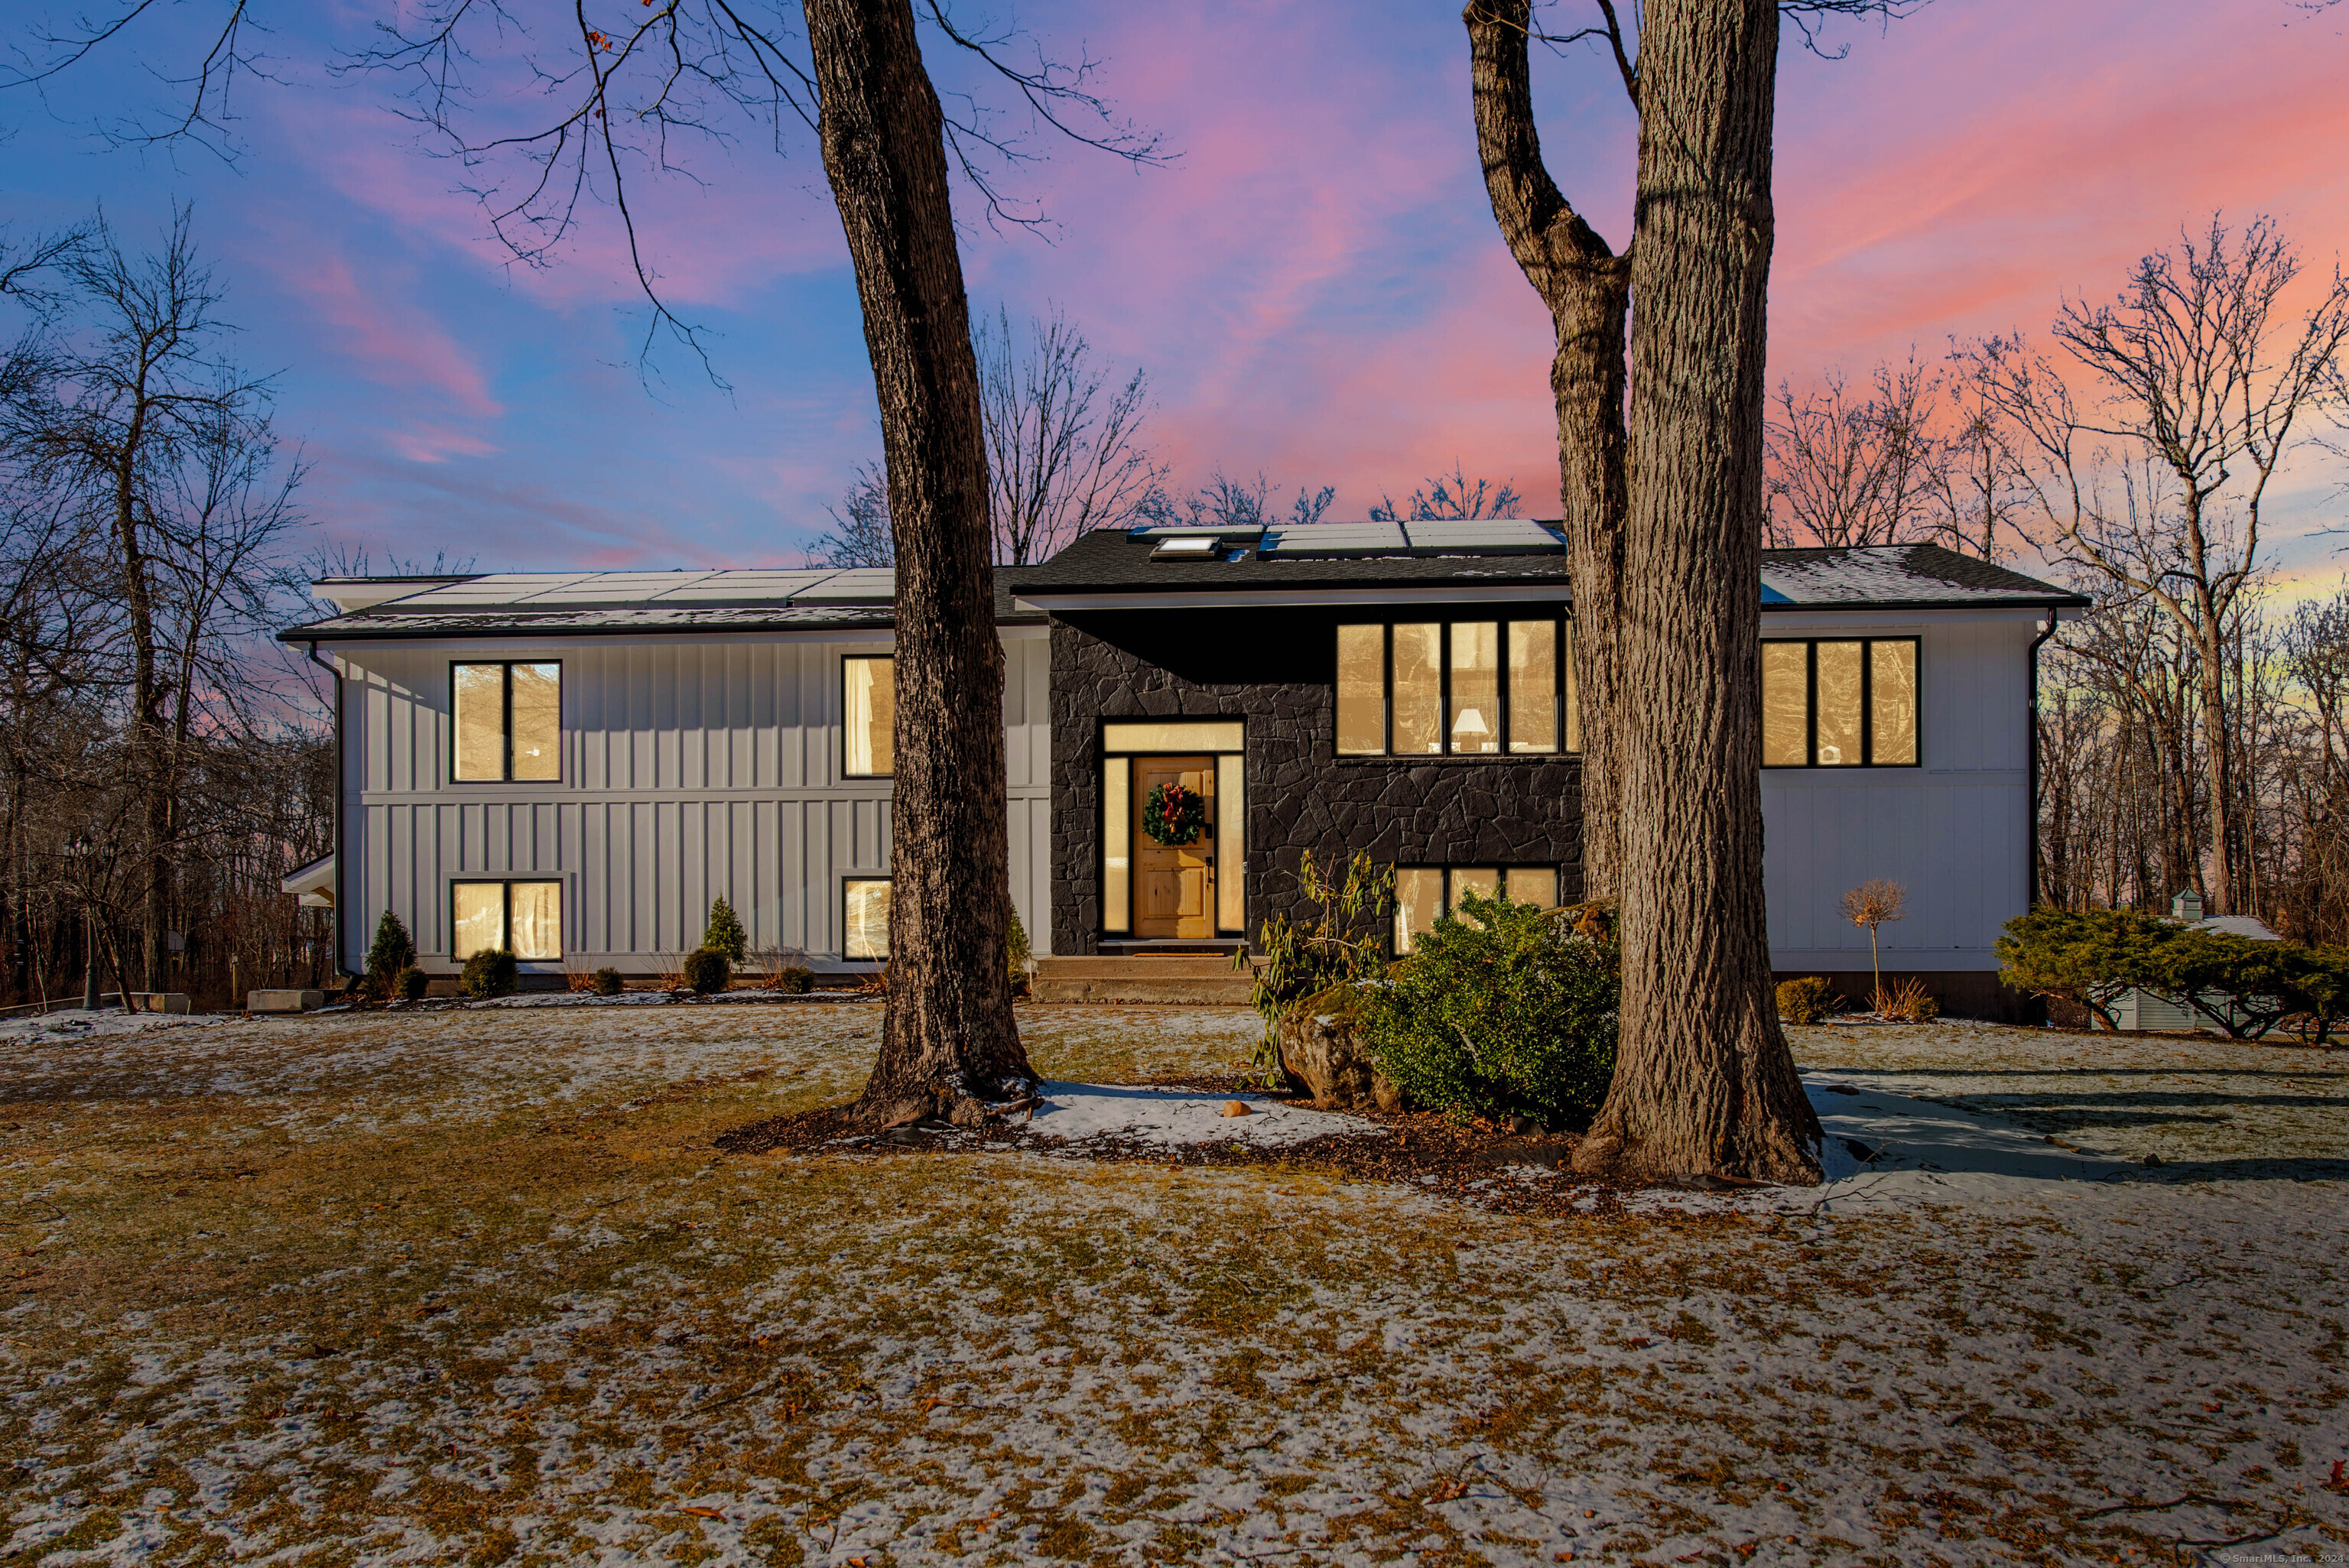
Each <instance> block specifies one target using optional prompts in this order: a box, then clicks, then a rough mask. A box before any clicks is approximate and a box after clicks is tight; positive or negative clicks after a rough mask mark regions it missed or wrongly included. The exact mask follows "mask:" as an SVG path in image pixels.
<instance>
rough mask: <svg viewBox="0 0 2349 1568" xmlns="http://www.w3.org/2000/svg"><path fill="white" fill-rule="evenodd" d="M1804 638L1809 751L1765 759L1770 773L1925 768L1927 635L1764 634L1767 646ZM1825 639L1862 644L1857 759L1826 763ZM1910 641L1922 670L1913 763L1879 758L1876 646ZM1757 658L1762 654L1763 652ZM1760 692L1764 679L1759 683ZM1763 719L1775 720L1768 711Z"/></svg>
mask: <svg viewBox="0 0 2349 1568" xmlns="http://www.w3.org/2000/svg"><path fill="white" fill-rule="evenodd" d="M1786 643H1799V644H1801V645H1803V648H1804V654H1803V729H1804V740H1803V756H1804V758H1806V760H1804V761H1801V762H1764V764H1762V770H1763V771H1764V772H1765V773H1789V772H1793V771H1795V769H1820V770H1823V771H1826V772H1829V773H1849V772H1857V771H1858V770H1860V769H1869V768H1922V767H1923V766H1925V639H1924V638H1923V637H1921V636H1919V635H1918V634H1915V633H1913V632H1912V633H1909V634H1907V635H1905V636H1897V637H1870V636H1858V637H1764V638H1763V639H1762V644H1763V645H1764V647H1767V646H1769V645H1772V644H1781V645H1783V644H1786ZM1821 643H1857V644H1858V645H1859V750H1860V759H1859V760H1858V761H1857V762H1826V763H1823V762H1821V761H1820V760H1819V645H1820V644H1821ZM1878 643H1906V644H1908V645H1909V647H1910V648H1911V649H1912V650H1913V652H1912V653H1911V655H1910V658H1909V667H1910V669H1912V670H1913V671H1914V672H1915V675H1916V693H1915V696H1916V703H1917V713H1916V732H1917V755H1916V756H1915V757H1914V758H1912V759H1910V760H1909V761H1907V762H1878V760H1877V759H1876V645H1877V644H1878ZM1754 658H1755V660H1756V661H1757V663H1758V661H1759V660H1760V658H1761V655H1760V654H1759V653H1758V652H1757V653H1756V654H1755V655H1754ZM1755 686H1756V688H1757V691H1758V689H1759V686H1760V683H1759V682H1758V681H1757V682H1756V683H1755ZM1763 722H1764V724H1765V725H1766V724H1767V723H1768V722H1769V716H1768V714H1767V713H1766V712H1765V713H1764V716H1763Z"/></svg>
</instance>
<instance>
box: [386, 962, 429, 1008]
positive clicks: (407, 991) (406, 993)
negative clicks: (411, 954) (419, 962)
mask: <svg viewBox="0 0 2349 1568" xmlns="http://www.w3.org/2000/svg"><path fill="white" fill-rule="evenodd" d="M429 984H431V976H429V975H426V974H425V973H424V971H423V970H421V969H419V968H418V967H417V966H416V965H413V964H411V965H408V967H407V968H405V969H402V970H401V971H400V972H399V973H398V975H394V976H393V977H392V982H391V994H392V995H395V996H397V997H398V998H399V999H400V1000H401V1001H403V1002H420V1001H422V1000H423V999H424V988H425V986H427V985H429Z"/></svg>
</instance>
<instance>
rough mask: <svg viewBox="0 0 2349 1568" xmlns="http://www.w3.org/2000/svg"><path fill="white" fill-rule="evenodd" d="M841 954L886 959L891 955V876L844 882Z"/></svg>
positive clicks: (846, 956) (857, 957) (855, 878)
mask: <svg viewBox="0 0 2349 1568" xmlns="http://www.w3.org/2000/svg"><path fill="white" fill-rule="evenodd" d="M840 905H841V922H840V931H841V936H840V955H841V956H842V957H843V958H854V959H873V960H876V961H878V960H882V959H886V958H887V957H888V956H889V879H888V878H887V877H849V878H846V879H845V880H843V882H841V884H840Z"/></svg>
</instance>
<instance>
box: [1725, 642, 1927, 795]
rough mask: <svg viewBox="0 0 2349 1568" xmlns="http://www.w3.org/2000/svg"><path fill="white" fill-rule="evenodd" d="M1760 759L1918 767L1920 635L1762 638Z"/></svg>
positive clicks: (1777, 763)
mask: <svg viewBox="0 0 2349 1568" xmlns="http://www.w3.org/2000/svg"><path fill="white" fill-rule="evenodd" d="M1762 766H1763V767H1764V768H1914V767H1915V766H1917V639H1916V638H1914V637H1856V638H1851V639H1847V640H1833V641H1830V640H1827V639H1825V638H1820V639H1814V640H1811V641H1806V642H1793V641H1787V642H1765V643H1764V644H1763V645H1762Z"/></svg>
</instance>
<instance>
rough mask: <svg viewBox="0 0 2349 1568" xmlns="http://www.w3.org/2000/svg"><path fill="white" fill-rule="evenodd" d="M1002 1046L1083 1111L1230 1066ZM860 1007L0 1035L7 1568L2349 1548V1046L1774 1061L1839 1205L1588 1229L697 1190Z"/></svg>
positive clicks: (1175, 1186)
mask: <svg viewBox="0 0 2349 1568" xmlns="http://www.w3.org/2000/svg"><path fill="white" fill-rule="evenodd" d="M1022 1019H1023V1027H1024V1028H1025V1030H1026V1032H1027V1035H1028V1038H1029V1040H1030V1049H1031V1051H1032V1052H1033V1053H1034V1055H1035V1057H1036V1060H1037V1065H1038V1067H1039V1068H1040V1069H1041V1070H1042V1071H1044V1072H1046V1073H1047V1074H1049V1075H1050V1076H1051V1077H1052V1078H1056V1079H1060V1080H1065V1081H1075V1082H1086V1083H1093V1084H1116V1083H1126V1084H1133V1083H1139V1082H1143V1081H1147V1080H1151V1079H1161V1078H1166V1077H1169V1076H1171V1075H1176V1074H1181V1073H1185V1072H1207V1071H1212V1070H1214V1069H1216V1068H1227V1067H1228V1066H1229V1065H1230V1064H1231V1063H1232V1062H1233V1061H1234V1060H1235V1059H1236V1058H1237V1057H1239V1056H1241V1055H1243V1054H1244V1053H1245V1050H1246V1047H1247V1041H1248V1040H1249V1038H1250V1037H1252V1035H1253V1033H1254V1031H1255V1029H1256V1027H1257V1021H1256V1019H1255V1017H1254V1016H1253V1015H1252V1014H1248V1013H1246V1012H1243V1011H1238V1010H1213V1009H1154V1008H1133V1009H1119V1008H1066V1009H1049V1008H1040V1009H1033V1010H1027V1011H1023V1014H1022ZM879 1022H880V1014H879V1010H878V1008H877V1007H874V1006H867V1005H855V1004H828V1005H821V1006H807V1005H802V1006H666V1005H663V1006H628V1007H603V1008H588V1007H503V1008H479V1009H467V1010H455V1011H440V1012H431V1013H419V1014H414V1015H409V1016H398V1015H392V1016H385V1015H381V1014H377V1015H367V1016H326V1017H318V1016H313V1017H309V1018H298V1019H280V1020H254V1021H252V1022H233V1023H205V1022H202V1021H196V1022H181V1021H174V1022H173V1023H172V1024H171V1026H160V1027H152V1028H145V1029H140V1030H136V1031H117V1032H100V1033H89V1034H87V1035H85V1034H80V1033H77V1032H76V1031H74V1030H71V1029H60V1028H58V1027H57V1026H55V1020H51V1021H49V1024H50V1026H48V1027H44V1028H38V1029H35V1028H29V1027H20V1026H8V1027H6V1028H5V1029H0V1171H5V1184H0V1223H5V1227H6V1228H5V1231H0V1245H5V1250H6V1252H7V1253H8V1257H7V1259H6V1266H5V1268H0V1287H5V1294H0V1463H13V1464H14V1465H15V1467H16V1468H15V1470H13V1471H0V1488H5V1513H0V1561H6V1562H11V1563H36V1562H38V1563H59V1564H62V1563H83V1562H125V1563H129V1562H143V1563H181V1562H210V1561H230V1560H235V1561H279V1560H284V1561H295V1560H308V1559H310V1558H312V1557H316V1558H318V1559H319V1560H322V1561H330V1562H346V1561H367V1562H393V1561H412V1562H419V1563H421V1562H429V1563H443V1562H457V1561H466V1560H471V1561H479V1562H485V1563H486V1562H503V1561H533V1562H548V1563H555V1562H560V1563H571V1562H579V1563H621V1562H635V1561H679V1562H712V1563H738V1562H739V1563H823V1564H847V1563H856V1562H859V1561H860V1560H861V1561H862V1563H864V1564H865V1565H866V1568H881V1565H882V1564H885V1563H886V1564H896V1563H974V1564H977V1563H1025V1562H1031V1561H1038V1560H1066V1561H1072V1562H1080V1563H1095V1562H1098V1563H1154V1562H1173V1561H1185V1562H1239V1561H1257V1560H1264V1561H1274V1562H1281V1563H1328V1562H1342V1563H1374V1562H1388V1561H1411V1562H1415V1563H1427V1564H1439V1563H1479V1562H1486V1563H1554V1562H1557V1561H1559V1560H1561V1558H1562V1556H1563V1555H1564V1554H1568V1553H1571V1557H1570V1558H1567V1559H1566V1560H1568V1561H1575V1562H1588V1561H1598V1562H1608V1563H1616V1562H1628V1561H1643V1562H1651V1563H1674V1562H1700V1563H1747V1562H1752V1563H1814V1562H1816V1563H1850V1562H1867V1563H1935V1562H1941V1563H1984V1562H2018V1563H2041V1562H2045V1563H2059V1562H2060V1563H2069V1562H2075V1561H2081V1560H2101V1561H2107V1562H2110V1561H2130V1560H2134V1561H2139V1562H2148V1561H2150V1562H2165V1563H2167V1562H2189V1561H2196V1560H2198V1559H2201V1558H2203V1557H2204V1555H2205V1554H2206V1553H2216V1555H2215V1556H2210V1557H2209V1558H2208V1560H2212V1561H2221V1560H2227V1559H2230V1558H2232V1559H2234V1560H2240V1561H2250V1560H2252V1559H2253V1558H2255V1557H2260V1556H2266V1557H2267V1558H2268V1559H2269V1560H2271V1561H2273V1560H2276V1557H2277V1554H2278V1553H2283V1552H2285V1551H2287V1550H2289V1551H2292V1552H2293V1553H2297V1556H2298V1558H2299V1559H2300V1560H2306V1559H2307V1558H2308V1557H2309V1556H2311V1555H2312V1554H2315V1555H2323V1554H2333V1555H2338V1554H2341V1553H2344V1552H2349V1495H2344V1490H2343V1487H2342V1485H2341V1483H2338V1482H2335V1481H2334V1480H2333V1476H2334V1475H2335V1473H2336V1472H2335V1470H2334V1466H2335V1465H2336V1463H2339V1462H2340V1461H2343V1460H2349V1278H2344V1272H2349V1271H2344V1261H2343V1260H2344V1243H2345V1242H2349V1202H2345V1201H2344V1200H2349V1191H2344V1177H2349V1114H2344V1113H2349V1056H2340V1055H2331V1056H2320V1055H2315V1054H2312V1053H2303V1052H2298V1051H2287V1050H2278V1049H2273V1048H2257V1047H2248V1048H2247V1047H2228V1046H2223V1045H2217V1044H2200V1043H2194V1042H2186V1041H2173V1040H2107V1039H2106V1038H2103V1037H2081V1036H2066V1035H2055V1034H2050V1033H2046V1032H2033V1031H2027V1030H2007V1029H1994V1028H1988V1027H1984V1026H1971V1025H1948V1026H1935V1027H1932V1028H1924V1029H1893V1028H1873V1029H1868V1028H1847V1029H1837V1028H1834V1027H1826V1028H1820V1029H1810V1030H1802V1031H1798V1032H1797V1042H1796V1049H1797V1053H1798V1055H1799V1056H1800V1057H1801V1058H1802V1060H1803V1063H1804V1066H1805V1068H1806V1069H1807V1075H1808V1078H1809V1080H1810V1082H1811V1084H1812V1088H1813V1092H1814V1098H1815V1100H1816V1102H1817V1103H1818V1104H1819V1105H1820V1106H1821V1109H1822V1111H1823V1113H1825V1114H1826V1115H1827V1116H1828V1117H1829V1118H1830V1122H1831V1126H1830V1130H1831V1133H1832V1134H1833V1136H1834V1140H1835V1141H1834V1143H1833V1146H1832V1149H1831V1152H1833V1151H1834V1150H1840V1151H1841V1152H1840V1153H1838V1154H1837V1161H1838V1163H1837V1171H1838V1173H1839V1174H1840V1176H1841V1179H1840V1180H1839V1181H1837V1183H1836V1184H1835V1185H1834V1186H1833V1187H1831V1188H1830V1189H1828V1190H1826V1191H1825V1192H1823V1193H1778V1194H1764V1195H1760V1196H1758V1197H1756V1198H1753V1199H1739V1200H1737V1201H1735V1202H1723V1201H1712V1202H1709V1203H1688V1204H1680V1205H1665V1204H1660V1205H1656V1206H1654V1207H1652V1208H1646V1207H1642V1208H1641V1209H1640V1210H1639V1211H1638V1212H1632V1213H1630V1214H1625V1213H1623V1212H1619V1211H1617V1210H1614V1209H1612V1208H1602V1209H1601V1210H1600V1211H1599V1212H1596V1213H1593V1214H1591V1215H1588V1216H1584V1217H1579V1218H1566V1219H1558V1218H1539V1219H1537V1218H1531V1217H1527V1216H1522V1215H1505V1214H1496V1213H1492V1212H1486V1211H1485V1210H1482V1209H1478V1208H1474V1207H1470V1206H1467V1205H1464V1204H1461V1203H1459V1202H1453V1201H1450V1200H1445V1199H1441V1198H1437V1197H1434V1196H1432V1195H1429V1194H1426V1193H1423V1192H1417V1191H1410V1190H1408V1189H1405V1188H1400V1187H1396V1186H1392V1185H1382V1184H1372V1183H1367V1182H1347V1181H1339V1180H1337V1179H1335V1178H1333V1177H1331V1176H1330V1175H1329V1174H1327V1173H1321V1172H1316V1171H1312V1170H1309V1169H1283V1168H1278V1167H1246V1168H1235V1169H1217V1170H1199V1169H1183V1170H1175V1169H1171V1168H1169V1167H1167V1166H1164V1165H1155V1164H1152V1163H1148V1162H1128V1163H1118V1164H1097V1163H1092V1162H1090V1161H1077V1160H1069V1159H1065V1158H1057V1159H1056V1158H1051V1157H1049V1156H1048V1155H1045V1154H1042V1153H1031V1152H1001V1153H957V1154H938V1153H930V1152H925V1151H892V1152H889V1153H885V1154H843V1155H824V1156H815V1157H794V1156H788V1155H783V1154H768V1155H720V1154H719V1153H718V1152H717V1151H716V1150H715V1149H714V1148H713V1147H712V1141H711V1140H713V1139H714V1138H715V1137H716V1136H717V1135H718V1134H719V1132H721V1131H724V1130H728V1129H730V1128H734V1127H739V1126H740V1125H743V1124H744V1123H747V1122H751V1121H756V1120H759V1119H764V1118H770V1117H774V1116H778V1115H782V1114H788V1113H790V1112H793V1111H798V1110H803V1109H812V1108H815V1107H817V1106H820V1105H823V1104H826V1103H829V1102H833V1101H836V1100H838V1099H842V1098H843V1097H845V1096H847V1095H848V1094H850V1093H851V1092H853V1091H854V1088H855V1087H856V1085H857V1084H858V1082H859V1081H860V1079H861V1077H862V1074H863V1071H864V1068H865V1066H866V1064H867V1061H868V1059H869V1057H870V1053H871V1051H872V1049H873V1047H874V1040H875V1037H876V1035H877V1030H878V1026H879ZM1843 1089H1852V1090H1857V1091H1858V1092H1857V1093H1842V1092H1839V1091H1840V1090H1843ZM1190 1098H1193V1099H1196V1098H1197V1097H1190ZM1180 1099H1185V1097H1154V1099H1151V1100H1149V1101H1143V1102H1134V1101H1133V1097H1129V1096H1122V1095H1115V1094H1112V1095H1096V1096H1093V1097H1091V1098H1090V1099H1085V1098H1083V1097H1076V1096H1067V1097H1064V1109H1062V1110H1061V1111H1059V1112H1055V1113H1053V1114H1059V1115H1064V1116H1069V1117H1071V1118H1073V1119H1077V1120H1079V1121H1083V1120H1086V1119H1105V1120H1116V1121H1117V1125H1118V1126H1119V1127H1121V1128H1123V1127H1125V1126H1127V1125H1129V1124H1138V1123H1139V1122H1140V1121H1141V1120H1143V1119H1145V1118H1142V1117H1140V1116H1138V1115H1137V1113H1136V1112H1135V1110H1134V1109H1133V1104H1134V1103H1140V1104H1142V1105H1143V1107H1144V1109H1152V1110H1153V1113H1154V1114H1155V1112H1156V1110H1158V1109H1164V1106H1165V1105H1166V1104H1167V1102H1169V1101H1170V1100H1180ZM1069 1101H1075V1103H1067V1102H1069ZM1209 1103H1213V1102H1212V1101H1210V1102H1209ZM1189 1114H1190V1113H1189V1112H1181V1113H1170V1114H1168V1115H1166V1116H1164V1117H1162V1118H1159V1121H1160V1122H1161V1123H1163V1124H1164V1126H1165V1127H1167V1128H1168V1129H1169V1136H1170V1138H1171V1137H1172V1135H1173V1130H1174V1128H1175V1127H1176V1124H1177V1122H1178V1121H1179V1119H1180V1117H1182V1116H1187V1115H1189ZM1283 1114H1284V1115H1288V1114H1293V1113H1286V1112H1285V1113H1283ZM1040 1120H1049V1117H1047V1118H1044V1119H1040ZM1249 1120H1251V1121H1253V1120H1255V1119H1254V1118H1250V1119H1249ZM1270 1121H1271V1119H1270V1118H1268V1119H1267V1127H1266V1129H1265V1130H1267V1131H1270V1130H1271V1128H1270V1125H1269V1124H1270ZM1039 1130H1042V1129H1041V1127H1040V1129H1039ZM2051 1135H2052V1136H2054V1137H2055V1138H2058V1139H2061V1140H2063V1142H2062V1143H2060V1144H2051V1143H2049V1142H2048V1141H2047V1140H2048V1138H2049V1137H2050V1136H2051ZM1847 1138H1848V1139H1849V1140H1852V1141H1854V1142H1857V1143H1859V1144H1860V1145H1862V1147H1863V1148H1865V1149H1867V1150H1868V1151H1870V1152H1871V1153H1876V1154H1877V1155H1878V1158H1877V1159H1875V1160H1874V1161H1867V1162H1862V1161H1860V1159H1859V1157H1858V1156H1857V1154H1855V1153H1854V1152H1853V1151H1852V1150H1849V1149H1848V1148H1847V1147H1846V1146H1845V1144H1844V1142H1843V1140H1845V1139H1847ZM2066 1145H2069V1146H2070V1147H2066ZM2083 1151H2084V1152H2083ZM2147 1153H2153V1154H2158V1157H2159V1158H2160V1159H2161V1161H2164V1163H2163V1164H2162V1165H2161V1166H2160V1167H2158V1168H2152V1169H2149V1168H2147V1167H2144V1166H2142V1165H2140V1164H2137V1163H2134V1161H2139V1160H2141V1158H2142V1157H2143V1155H2145V1154H2147ZM1496 1179H1503V1178H1496ZM1505 1179H1507V1180H1513V1181H1514V1180H1526V1179H1555V1178H1549V1177H1539V1178H1537V1177H1536V1175H1535V1174H1534V1173H1531V1172H1527V1171H1517V1172H1514V1173H1510V1174H1508V1175H1506V1178H1505ZM1692 1210H1694V1211H1698V1212H1692ZM2221 1542H2232V1543H2236V1544H2235V1545H2233V1546H2220V1544H2218V1543H2221ZM322 1549H323V1550H322Z"/></svg>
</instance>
